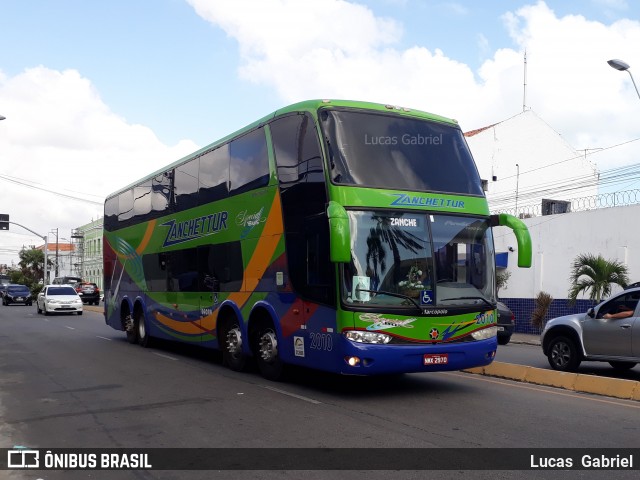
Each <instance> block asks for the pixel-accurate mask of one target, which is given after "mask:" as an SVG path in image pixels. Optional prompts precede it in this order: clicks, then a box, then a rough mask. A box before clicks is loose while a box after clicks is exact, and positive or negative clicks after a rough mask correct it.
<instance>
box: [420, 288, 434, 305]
mask: <svg viewBox="0 0 640 480" xmlns="http://www.w3.org/2000/svg"><path fill="white" fill-rule="evenodd" d="M432 303H433V290H422V291H421V292H420V304H421V305H430V304H432Z"/></svg>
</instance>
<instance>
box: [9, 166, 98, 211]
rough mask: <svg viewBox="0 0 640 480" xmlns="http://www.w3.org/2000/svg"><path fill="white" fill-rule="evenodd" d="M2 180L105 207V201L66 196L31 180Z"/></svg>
mask: <svg viewBox="0 0 640 480" xmlns="http://www.w3.org/2000/svg"><path fill="white" fill-rule="evenodd" d="M0 180H5V181H7V182H10V183H14V184H16V185H20V186H23V187H27V188H32V189H34V190H40V191H43V192H47V193H51V194H53V195H57V196H59V197H63V198H68V199H71V200H76V201H79V202H86V203H91V204H93V205H103V204H104V201H99V202H98V201H94V200H88V199H86V198H82V197H76V196H73V195H69V194H66V193H61V192H57V191H55V190H52V189H51V188H52V187H48V186H44V185H42V184H39V183H36V182H31V181H29V180H24V179H20V178H17V177H10V176H9V175H3V174H0ZM73 193H77V194H79V195H87V196H91V197H96V198H100V196H98V195H93V194H90V193H81V192H73Z"/></svg>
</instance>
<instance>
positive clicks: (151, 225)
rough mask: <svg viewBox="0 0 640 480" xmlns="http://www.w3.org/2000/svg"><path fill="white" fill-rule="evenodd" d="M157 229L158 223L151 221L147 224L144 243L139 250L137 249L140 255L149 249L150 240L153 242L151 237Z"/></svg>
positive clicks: (142, 242) (141, 243) (143, 238)
mask: <svg viewBox="0 0 640 480" xmlns="http://www.w3.org/2000/svg"><path fill="white" fill-rule="evenodd" d="M155 227H156V221H155V220H150V221H149V223H148V224H147V230H146V231H145V232H144V236H143V237H142V241H141V242H140V245H138V248H136V253H137V254H138V255H141V254H142V252H144V250H145V249H146V248H147V245H148V244H149V240H151V236H152V235H153V229H154V228H155Z"/></svg>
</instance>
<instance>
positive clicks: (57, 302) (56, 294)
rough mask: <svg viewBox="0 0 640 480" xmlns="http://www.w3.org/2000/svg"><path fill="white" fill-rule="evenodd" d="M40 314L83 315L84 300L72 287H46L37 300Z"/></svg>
mask: <svg viewBox="0 0 640 480" xmlns="http://www.w3.org/2000/svg"><path fill="white" fill-rule="evenodd" d="M36 308H37V309H38V313H42V312H44V314H45V315H49V314H50V313H73V312H76V313H77V314H78V315H82V299H81V298H80V296H79V295H78V294H77V292H76V290H75V289H74V288H73V287H72V286H71V285H45V287H44V288H43V289H42V291H41V292H40V293H39V294H38V298H37V299H36Z"/></svg>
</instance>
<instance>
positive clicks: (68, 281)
mask: <svg viewBox="0 0 640 480" xmlns="http://www.w3.org/2000/svg"><path fill="white" fill-rule="evenodd" d="M81 282H82V278H80V277H56V278H54V279H53V282H51V283H52V284H53V285H71V286H73V287H75V286H76V283H81Z"/></svg>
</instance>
